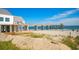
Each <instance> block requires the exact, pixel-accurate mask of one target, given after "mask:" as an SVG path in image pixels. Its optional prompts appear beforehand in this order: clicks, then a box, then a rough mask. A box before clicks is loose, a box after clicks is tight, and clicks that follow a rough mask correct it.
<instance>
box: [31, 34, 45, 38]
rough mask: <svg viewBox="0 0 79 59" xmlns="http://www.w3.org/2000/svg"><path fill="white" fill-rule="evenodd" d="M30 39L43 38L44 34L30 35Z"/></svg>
mask: <svg viewBox="0 0 79 59" xmlns="http://www.w3.org/2000/svg"><path fill="white" fill-rule="evenodd" d="M30 37H33V38H43V37H44V34H36V33H31V34H30Z"/></svg>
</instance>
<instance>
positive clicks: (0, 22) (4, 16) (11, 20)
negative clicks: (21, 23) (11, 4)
mask: <svg viewBox="0 0 79 59" xmlns="http://www.w3.org/2000/svg"><path fill="white" fill-rule="evenodd" d="M0 17H3V18H4V21H0V24H13V16H11V15H3V14H0ZM5 18H10V21H9V22H5Z"/></svg>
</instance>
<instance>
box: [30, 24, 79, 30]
mask: <svg viewBox="0 0 79 59" xmlns="http://www.w3.org/2000/svg"><path fill="white" fill-rule="evenodd" d="M51 29H67V30H79V26H63V27H62V28H60V26H57V25H56V26H29V30H51Z"/></svg>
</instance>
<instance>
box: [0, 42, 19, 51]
mask: <svg viewBox="0 0 79 59" xmlns="http://www.w3.org/2000/svg"><path fill="white" fill-rule="evenodd" d="M19 49H20V48H18V47H16V46H15V45H14V44H12V43H11V41H0V50H19Z"/></svg>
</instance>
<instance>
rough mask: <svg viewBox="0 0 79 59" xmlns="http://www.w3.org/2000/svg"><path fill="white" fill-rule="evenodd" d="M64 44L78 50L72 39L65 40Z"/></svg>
mask: <svg viewBox="0 0 79 59" xmlns="http://www.w3.org/2000/svg"><path fill="white" fill-rule="evenodd" d="M63 43H64V44H66V45H67V46H69V47H70V48H71V49H72V50H77V44H76V43H75V42H74V41H73V40H72V38H70V37H67V38H64V39H63Z"/></svg>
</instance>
